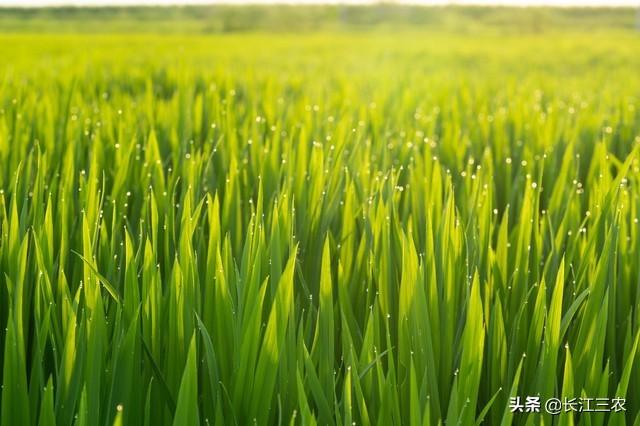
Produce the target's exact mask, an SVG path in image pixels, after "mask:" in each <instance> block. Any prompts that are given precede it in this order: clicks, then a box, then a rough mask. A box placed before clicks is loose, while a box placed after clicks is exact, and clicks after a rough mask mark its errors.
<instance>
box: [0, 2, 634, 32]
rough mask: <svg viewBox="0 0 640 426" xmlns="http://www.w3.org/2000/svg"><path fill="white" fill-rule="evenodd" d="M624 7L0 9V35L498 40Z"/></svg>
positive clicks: (599, 24) (590, 20)
mask: <svg viewBox="0 0 640 426" xmlns="http://www.w3.org/2000/svg"><path fill="white" fill-rule="evenodd" d="M636 23H637V20H636V11H635V10H634V9H630V8H609V9H607V8H599V9H593V8H582V9H581V8H565V9H561V8H526V9H525V8H503V7H479V6H478V7H456V6H450V7H422V6H408V5H394V4H393V3H381V4H377V5H373V6H348V5H343V6H322V5H309V6H287V5H275V6H259V5H255V6H224V5H221V6H184V7H175V6H174V7H162V8H153V7H130V8H123V7H101V8H76V7H60V8H44V9H0V30H1V31H17V32H30V31H45V32H52V31H53V32H69V33H73V32H90V33H110V32H145V33H147V32H151V33H154V32H162V33H167V32H168V33H201V34H202V33H226V32H240V31H278V32H291V31H320V30H361V29H366V28H374V27H376V28H387V29H393V28H397V26H398V25H401V26H403V27H408V28H413V29H421V30H433V31H436V30H437V31H442V30H450V31H456V32H463V33H465V32H471V31H474V30H485V31H486V30H490V31H496V32H501V33H536V32H541V31H551V30H563V29H565V28H567V27H570V28H572V29H574V30H584V31H601V30H611V29H629V28H633V27H634V26H635V25H636Z"/></svg>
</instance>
